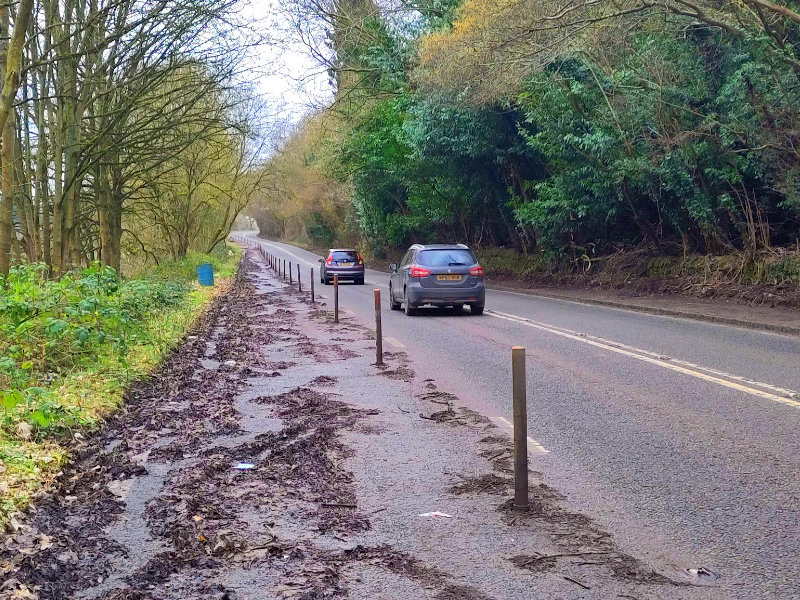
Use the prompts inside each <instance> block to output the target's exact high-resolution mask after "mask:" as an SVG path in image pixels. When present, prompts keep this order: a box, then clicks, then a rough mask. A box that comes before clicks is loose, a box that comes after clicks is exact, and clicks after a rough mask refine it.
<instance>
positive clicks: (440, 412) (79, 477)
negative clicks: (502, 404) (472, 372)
mask: <svg viewBox="0 0 800 600" xmlns="http://www.w3.org/2000/svg"><path fill="white" fill-rule="evenodd" d="M369 339H370V335H369V331H368V330H367V329H366V328H364V327H362V326H360V325H359V324H358V323H356V322H355V321H354V320H353V319H350V318H344V319H343V320H342V323H340V324H334V323H333V322H332V319H331V318H330V312H329V311H328V310H327V307H326V306H324V305H320V304H319V303H317V304H314V305H312V304H310V302H309V299H308V297H307V296H304V295H300V294H298V293H297V292H296V291H294V290H292V289H288V288H286V287H285V286H283V285H282V284H281V283H280V282H279V281H278V280H277V279H276V278H274V277H272V276H271V275H270V274H269V272H268V271H267V269H265V267H264V264H263V262H261V261H260V259H258V257H256V256H255V253H249V254H247V255H246V256H245V258H244V260H243V265H242V269H241V272H240V275H239V276H238V277H237V280H236V282H235V284H234V285H233V287H232V289H231V290H230V291H229V293H227V294H226V295H225V296H223V297H221V298H220V299H219V300H218V301H217V302H216V303H215V304H214V305H213V307H212V308H211V310H210V311H209V312H208V314H207V315H206V316H205V318H204V319H203V321H202V323H201V324H200V325H199V326H198V328H197V330H196V331H194V332H193V333H192V335H190V336H189V337H188V338H187V340H186V341H185V343H184V344H183V345H182V346H181V347H180V348H179V349H178V350H177V351H176V352H174V353H173V354H172V355H171V356H170V357H169V359H168V360H167V362H166V363H165V365H164V366H163V367H162V368H161V369H160V370H159V371H158V373H156V374H155V375H154V376H153V377H151V378H150V379H149V380H147V381H143V382H141V383H140V384H139V385H137V386H136V387H135V388H133V389H132V390H131V391H130V392H129V394H128V395H127V399H126V400H127V402H126V405H125V407H124V409H123V410H121V411H120V412H119V413H118V414H117V415H116V416H115V417H114V418H113V419H111V420H110V421H109V422H108V423H107V424H106V426H105V427H104V429H103V430H102V431H100V432H98V433H97V434H96V435H95V436H93V437H92V438H91V439H90V440H89V441H87V442H86V443H85V444H84V445H83V446H82V447H80V448H78V449H77V453H76V456H75V460H74V461H73V463H72V464H71V465H70V466H69V467H68V468H66V469H65V470H64V473H63V474H62V475H61V477H60V478H59V480H58V485H57V487H56V488H55V489H54V490H53V491H52V493H51V494H50V495H48V496H47V497H45V498H44V499H43V500H42V501H40V502H39V503H37V505H36V506H35V507H34V508H32V509H31V511H30V513H29V515H28V516H27V518H26V520H24V523H22V524H21V525H20V527H19V528H18V530H17V531H16V532H14V533H13V534H11V535H8V536H5V537H4V538H3V539H2V540H0V576H1V577H2V579H1V581H2V583H0V598H3V599H5V598H9V599H10V598H16V599H19V598H23V599H34V600H72V599H75V600H78V599H102V600H173V599H174V600H178V599H201V598H202V599H219V600H223V599H228V600H248V599H253V600H255V599H257V598H258V599H260V598H275V599H307V600H312V599H322V598H354V599H356V598H386V599H390V598H391V599H392V600H401V599H408V600H411V599H413V600H420V599H429V600H447V599H453V600H455V599H462V600H463V599H471V600H491V599H492V598H526V599H528V598H551V597H564V598H568V597H578V596H574V592H575V591H576V590H578V591H580V590H581V589H582V588H583V587H586V588H587V589H588V588H592V589H595V590H601V593H606V592H607V594H606V595H605V596H596V597H617V596H616V594H617V593H621V592H625V593H628V594H635V595H634V596H631V595H628V596H624V595H623V596H619V597H637V598H650V597H654V598H655V597H666V596H669V597H671V598H683V597H686V598H689V597H694V596H691V595H684V594H683V590H685V586H683V585H680V582H676V581H673V580H671V579H670V578H668V577H665V576H663V575H660V574H658V573H656V572H655V571H654V570H653V569H652V568H650V567H648V566H647V565H645V564H644V563H641V562H640V561H637V560H635V559H634V558H632V557H630V556H628V555H626V554H624V553H622V552H620V551H619V550H618V549H617V548H616V547H615V545H614V543H613V542H612V540H611V538H610V536H608V534H606V533H605V532H603V531H601V530H600V529H599V528H597V527H596V526H595V525H594V524H593V523H592V522H591V521H590V520H589V519H587V518H586V517H583V516H581V515H577V514H573V513H571V512H569V511H567V510H566V509H565V508H564V502H563V498H562V497H561V496H560V495H559V494H558V493H557V492H556V491H555V490H552V489H551V488H549V487H547V486H546V485H544V484H543V483H538V482H537V483H535V485H534V487H533V490H532V501H533V505H534V510H533V511H531V513H529V514H526V515H519V514H518V513H514V512H512V511H510V510H508V504H507V502H506V501H505V499H506V498H508V497H509V495H510V492H511V487H512V483H511V470H510V469H511V446H510V441H509V439H508V437H507V436H505V435H503V434H501V433H500V432H499V430H498V429H497V428H496V427H495V426H494V425H492V424H491V423H490V422H489V420H488V419H486V418H485V417H483V416H482V415H480V414H478V413H476V412H474V411H471V410H468V409H466V408H464V407H463V406H459V400H458V398H456V397H455V396H453V395H452V394H449V393H447V392H444V391H442V390H439V389H438V388H437V385H436V384H435V383H434V381H433V380H424V381H422V382H417V381H416V375H415V373H414V370H413V369H412V368H411V359H410V358H409V357H408V356H407V355H405V354H403V353H395V354H392V353H389V352H387V353H386V361H387V365H386V366H385V367H383V368H377V367H375V366H374V365H372V364H371V361H373V360H374V353H372V352H374V349H371V348H370V345H369V342H368V341H367V340H369ZM537 478H538V474H536V473H532V479H533V480H534V481H537ZM442 506H444V507H452V508H448V510H452V512H453V514H452V515H447V516H444V517H430V516H429V514H428V513H427V512H425V511H426V510H430V509H434V508H439V507H442ZM515 537H516V538H517V541H516V542H513V544H511V545H509V544H510V542H509V541H508V540H512V541H513V540H514V538H515Z"/></svg>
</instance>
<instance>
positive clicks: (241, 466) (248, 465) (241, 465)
mask: <svg viewBox="0 0 800 600" xmlns="http://www.w3.org/2000/svg"><path fill="white" fill-rule="evenodd" d="M253 467H255V465H254V464H252V463H239V464H238V465H236V466H235V467H233V468H234V469H239V470H240V471H247V470H248V469H252V468H253Z"/></svg>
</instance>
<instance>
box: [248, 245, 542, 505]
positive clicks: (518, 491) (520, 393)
mask: <svg viewBox="0 0 800 600" xmlns="http://www.w3.org/2000/svg"><path fill="white" fill-rule="evenodd" d="M236 241H238V242H239V243H241V244H246V245H248V246H254V247H256V248H257V249H258V252H259V254H261V257H262V258H263V259H264V260H265V261H266V262H267V265H268V266H269V267H270V268H271V269H272V270H273V271H275V273H276V274H277V275H278V276H279V277H281V278H282V279H283V280H284V281H286V280H287V279H288V281H289V285H291V286H294V283H295V281H294V276H293V273H294V271H293V266H292V262H291V261H287V260H286V259H284V258H278V257H277V256H275V255H273V254H270V253H269V252H267V250H266V248H265V247H264V246H263V245H262V244H258V243H254V242H252V241H251V240H248V239H247V238H236ZM310 281H311V286H310V287H311V290H310V292H311V302H312V304H313V303H315V302H316V296H315V295H314V267H311V269H310ZM297 291H298V292H300V293H302V292H303V284H302V282H301V280H300V265H299V264H297ZM373 293H374V298H375V364H376V365H378V366H383V364H384V362H383V327H382V323H381V291H380V290H379V289H375V290H374V292H373ZM333 322H334V323H338V322H339V276H338V275H334V276H333ZM511 373H512V390H513V391H512V394H513V411H514V423H513V426H514V509H515V510H519V511H527V510H529V508H530V503H529V498H528V406H527V383H526V376H525V348H523V347H522V346H514V348H512V350H511Z"/></svg>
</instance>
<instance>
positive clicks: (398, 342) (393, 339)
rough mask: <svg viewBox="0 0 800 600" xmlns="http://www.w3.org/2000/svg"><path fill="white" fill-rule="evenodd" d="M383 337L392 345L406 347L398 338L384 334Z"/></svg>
mask: <svg viewBox="0 0 800 600" xmlns="http://www.w3.org/2000/svg"><path fill="white" fill-rule="evenodd" d="M383 339H384V340H386V341H387V342H389V343H390V344H391V345H392V346H395V347H397V348H405V347H406V345H405V344H404V343H403V342H401V341H400V340H398V339H396V338H393V337H385V336H384V338H383Z"/></svg>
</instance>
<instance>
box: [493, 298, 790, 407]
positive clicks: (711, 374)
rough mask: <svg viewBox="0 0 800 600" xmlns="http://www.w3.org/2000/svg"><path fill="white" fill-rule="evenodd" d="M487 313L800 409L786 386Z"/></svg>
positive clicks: (520, 319) (562, 329)
mask: <svg viewBox="0 0 800 600" xmlns="http://www.w3.org/2000/svg"><path fill="white" fill-rule="evenodd" d="M486 313H487V314H488V315H490V316H492V317H495V318H498V319H504V320H506V321H512V322H515V323H520V324H522V325H525V326H527V327H533V328H535V329H540V330H542V331H547V332H549V333H553V334H555V335H559V336H561V337H565V338H568V339H571V340H574V341H576V342H581V343H583V344H589V345H590V346H595V347H597V348H602V349H604V350H609V351H610V352H616V353H617V354H622V355H624V356H628V357H630V358H635V359H636V360H641V361H643V362H646V363H650V364H653V365H656V366H659V367H662V368H664V369H669V370H670V371H675V372H677V373H682V374H684V375H689V376H691V377H696V378H697V379H702V380H704V381H708V382H711V383H716V384H717V385H721V386H723V387H727V388H730V389H734V390H737V391H740V392H745V393H747V394H751V395H753V396H757V397H759V398H764V399H765V400H772V401H773V402H779V403H781V404H785V405H787V406H791V407H793V408H800V402H798V401H797V400H794V399H793V397H794V398H800V394H798V393H797V392H795V391H793V390H785V389H783V388H779V387H777V386H773V385H770V384H767V383H759V382H757V381H752V380H750V379H746V378H744V377H739V376H736V375H728V374H727V373H723V372H722V371H715V370H714V369H709V368H706V367H700V366H698V365H694V364H692V363H689V362H686V361H681V360H675V359H672V358H670V357H666V356H662V355H659V354H656V353H654V352H651V351H649V350H642V349H641V348H635V347H633V346H627V345H625V344H621V343H619V342H614V341H611V340H605V339H603V338H599V337H595V336H589V335H586V334H584V333H578V332H575V331H572V330H569V329H564V328H561V327H556V326H554V325H548V324H547V323H539V322H537V321H533V320H531V319H526V318H525V317H519V316H517V315H510V314H507V313H501V312H495V311H492V310H487V311H486ZM722 377H730V378H732V379H735V380H736V381H744V382H746V383H748V384H750V386H758V387H762V388H765V389H769V390H772V391H773V392H775V391H777V392H779V393H781V394H786V395H778V394H774V393H771V392H767V391H764V390H760V389H756V388H754V387H750V386H746V385H742V384H740V383H736V381H728V380H727V379H722ZM790 396H791V397H790Z"/></svg>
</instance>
